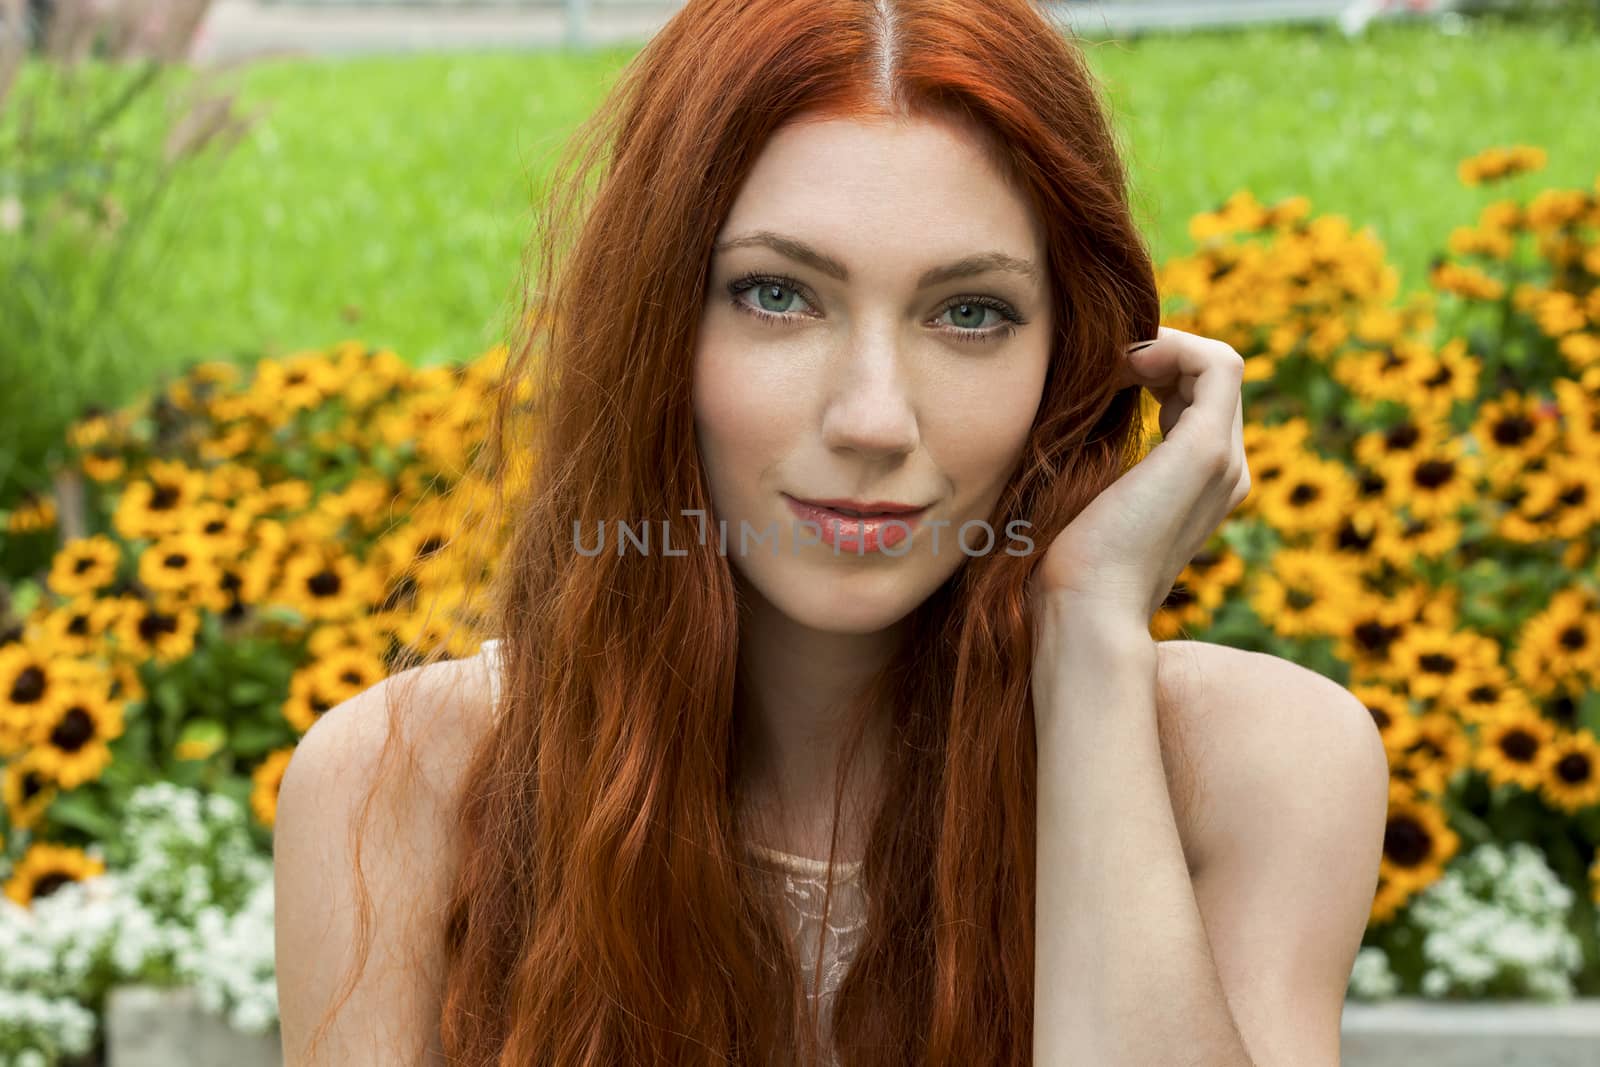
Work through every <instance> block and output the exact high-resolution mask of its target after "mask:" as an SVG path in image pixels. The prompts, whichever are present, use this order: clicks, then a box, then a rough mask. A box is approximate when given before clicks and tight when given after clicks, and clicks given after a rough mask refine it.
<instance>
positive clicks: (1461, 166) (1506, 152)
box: [1456, 145, 1549, 185]
mask: <svg viewBox="0 0 1600 1067" xmlns="http://www.w3.org/2000/svg"><path fill="white" fill-rule="evenodd" d="M1548 158H1549V157H1548V154H1547V153H1546V152H1545V150H1544V149H1542V148H1540V147H1538V146H1537V145H1506V146H1495V147H1493V148H1485V149H1484V150H1483V151H1481V152H1479V153H1478V154H1477V155H1475V156H1470V157H1468V158H1467V159H1463V160H1462V161H1461V162H1460V163H1458V164H1456V176H1457V177H1458V178H1460V179H1461V184H1463V185H1485V184H1488V183H1489V182H1497V181H1504V180H1505V179H1507V178H1512V177H1515V176H1516V175H1518V174H1532V173H1533V172H1534V171H1538V170H1542V169H1544V165H1545V163H1546V161H1547V160H1548Z"/></svg>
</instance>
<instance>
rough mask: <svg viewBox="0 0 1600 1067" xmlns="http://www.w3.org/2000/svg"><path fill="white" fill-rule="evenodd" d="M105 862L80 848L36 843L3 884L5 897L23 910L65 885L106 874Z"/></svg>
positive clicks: (44, 842) (41, 842) (42, 842)
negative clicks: (4, 884)
mask: <svg viewBox="0 0 1600 1067" xmlns="http://www.w3.org/2000/svg"><path fill="white" fill-rule="evenodd" d="M105 870H106V865H105V863H104V862H102V861H100V860H98V859H94V858H93V857H91V856H89V855H88V854H87V853H86V852H84V851H83V850H82V849H79V848H71V847H68V846H65V845H55V844H50V843H49V842H46V841H40V842H36V843H35V844H33V845H31V846H29V848H28V851H27V852H25V853H24V854H23V856H22V859H21V860H20V861H19V862H18V863H17V867H16V870H15V871H13V872H12V875H11V878H10V879H9V880H8V881H7V882H6V886H5V892H6V896H8V897H10V898H11V899H12V900H13V901H15V902H16V903H17V904H20V905H22V906H23V907H24V908H26V907H28V906H30V905H31V904H32V903H33V902H34V901H35V900H38V899H40V898H41V897H47V896H49V895H50V894H51V893H54V892H55V891H56V890H57V889H60V888H61V887H62V886H63V885H66V884H67V883H68V882H82V881H85V880H87V879H89V878H94V877H97V876H99V875H102V874H104V873H105Z"/></svg>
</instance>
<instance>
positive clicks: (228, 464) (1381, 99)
mask: <svg viewBox="0 0 1600 1067" xmlns="http://www.w3.org/2000/svg"><path fill="white" fill-rule="evenodd" d="M973 6H974V8H975V10H976V9H978V8H981V4H974V5H973ZM676 7H677V5H676V4H673V3H658V2H650V0H629V2H623V0H568V2H564V3H562V2H548V0H547V2H543V3H531V2H523V0H494V2H490V0H477V2H473V3H467V2H464V0H413V2H411V3H406V4H398V3H380V2H377V0H338V2H334V0H326V2H313V0H295V2H292V3H291V2H287V0H281V2H280V0H211V2H206V0H143V2H141V0H0V767H3V775H0V800H3V804H0V885H3V887H4V894H3V896H0V1067H5V1065H6V1064H10V1063H15V1064H19V1065H28V1067H50V1065H54V1064H74V1065H80V1067H81V1065H86V1064H101V1063H113V1064H121V1065H127V1064H135V1063H144V1062H146V1059H148V1061H149V1062H151V1063H156V1062H160V1063H162V1064H163V1065H168V1064H174V1063H182V1062H194V1063H206V1064H214V1063H219V1062H225V1061H226V1062H231V1063H233V1064H235V1065H236V1067H243V1065H244V1064H248V1063H252V1062H257V1061H255V1060H252V1059H251V1058H250V1057H251V1056H257V1057H261V1058H260V1059H259V1062H262V1063H277V1062H278V1060H277V1059H276V1058H274V1057H275V1055H276V1049H275V1046H274V1045H273V1041H274V1035H275V1027H276V999H275V993H274V991H273V981H272V974H273V960H272V933H271V914H272V901H271V859H270V856H271V826H272V822H273V814H274V810H275V803H276V790H277V783H278V780H279V779H280V778H281V775H282V772H283V767H284V766H285V765H286V763H287V761H288V756H289V753H291V752H292V751H293V747H294V744H295V743H296V741H297V739H298V738H299V737H300V736H301V735H302V734H303V733H304V732H305V730H306V729H308V728H309V726H310V725H311V723H312V722H314V721H315V719H316V716H317V715H319V714H321V713H322V712H324V711H326V710H327V709H328V708H330V707H333V706H334V705H336V704H337V703H339V702H340V701H342V700H343V699H346V698H347V697H349V696H350V695H353V694H354V693H356V692H359V691H361V690H362V689H364V688H366V687H367V686H369V685H371V684H374V683H375V682H376V681H378V680H379V679H381V678H382V677H384V676H385V675H386V674H387V673H388V672H389V671H390V670H391V669H392V668H393V666H394V664H395V662H396V656H397V653H398V650H400V649H402V648H406V647H410V648H421V649H427V648H434V647H444V648H446V649H447V650H448V651H449V652H450V653H451V654H453V655H469V654H471V653H472V651H474V647H475V646H474V644H473V643H472V642H468V641H465V639H464V638H462V637H461V635H460V634H458V633H454V632H451V631H449V630H448V629H447V628H446V627H444V626H442V625H441V624H440V622H439V620H437V619H433V618H425V617H424V613H423V612H421V611H420V610H419V605H421V604H423V603H425V602H433V603H438V602H441V601H442V602H444V603H446V604H447V605H449V606H450V607H451V609H452V612H451V618H452V619H454V620H456V621H460V622H463V623H466V624H468V625H469V626H470V625H471V624H473V623H475V622H478V621H480V620H478V619H477V618H476V616H475V615H474V604H475V603H476V602H477V601H476V600H475V598H474V591H475V589H477V587H478V586H477V583H478V582H479V581H480V578H481V576H480V575H478V574H477V573H475V572H473V571H471V569H470V567H469V566H468V565H467V564H466V563H465V562H464V561H465V558H466V557H465V556H463V555H460V554H458V552H457V550H456V549H457V543H458V542H459V541H460V540H461V538H459V537H458V536H455V535H457V534H459V532H460V530H459V528H460V525H461V520H460V515H461V510H460V509H461V507H462V503H461V502H462V501H463V500H467V501H473V500H479V501H481V500H482V499H483V493H484V492H485V491H486V486H485V484H484V483H483V482H482V480H481V479H480V478H479V476H478V474H477V473H476V472H475V471H474V470H473V469H472V464H473V460H474V459H475V457H476V453H477V448H478V445H479V442H480V434H481V432H482V427H481V426H480V425H479V422H480V419H479V417H478V413H479V412H481V410H482V409H483V406H484V405H485V404H487V403H488V398H489V397H490V396H491V395H492V392H493V390H494V388H495V386H496V382H497V380H498V374H497V372H498V370H499V368H500V367H501V366H502V364H503V362H504V359H505V355H506V353H505V349H504V345H505V343H506V339H507V337H508V336H509V334H510V326H511V323H512V319H513V308H514V306H515V298H516V286H517V284H518V279H519V273H520V272H519V266H520V261H521V257H522V255H523V249H524V244H525V242H526V241H527V239H528V237H529V235H530V233H531V229H532V209H533V207H534V206H535V205H536V204H537V203H538V197H539V195H540V190H541V188H542V183H543V180H544V178H545V176H546V175H547V174H548V173H549V168H550V166H551V165H552V164H553V162H554V158H555V154H556V152H557V151H558V150H559V148H560V147H561V145H562V143H563V141H564V139H565V137H566V136H567V135H568V134H569V133H570V132H571V131H572V130H573V129H574V127H575V126H576V125H577V123H578V122H580V121H581V120H582V119H583V118H584V116H585V115H586V114H587V113H588V111H589V109H590V108H591V107H592V106H593V105H594V104H595V103H596V102H597V101H598V99H599V97H600V95H601V94H602V93H603V92H604V90H605V88H606V87H607V86H608V85H609V83H610V82H611V80H612V79H613V78H614V77H615V76H616V74H617V73H618V72H619V71H620V70H621V69H622V67H623V66H624V65H625V64H626V63H627V62H628V60H629V59H630V58H631V57H632V55H633V54H634V53H635V52H636V51H637V50H638V48H639V46H640V44H641V43H642V42H643V41H644V40H646V39H647V38H648V36H649V35H650V34H651V33H652V32H654V30H655V29H656V28H657V27H659V26H660V25H661V24H662V23H663V22H664V21H665V20H666V19H667V18H669V17H670V16H671V14H672V12H673V11H674V10H675V9H676ZM1041 7H1042V9H1043V10H1045V11H1046V12H1047V13H1048V14H1049V15H1050V17H1051V18H1052V19H1054V20H1055V21H1056V22H1058V24H1059V25H1060V26H1061V28H1062V32H1064V33H1072V34H1075V35H1077V36H1078V37H1079V39H1080V41H1081V44H1082V46H1083V48H1084V50H1085V53H1086V54H1087V56H1088V58H1089V61H1090V64H1091V66H1092V67H1093V69H1094V70H1095V71H1096V73H1097V74H1098V76H1099V77H1100V78H1101V80H1102V84H1103V87H1104V91H1105V96H1106V100H1107V102H1108V104H1109V105H1110V107H1111V109H1112V112H1113V114H1114V117H1115V120H1116V122H1117V125H1118V128H1119V131H1120V134H1121V137H1122V140H1123V143H1124V146H1125V152H1126V157H1127V160H1128V163H1129V166H1130V170H1131V175H1132V182H1133V187H1134V188H1133V193H1134V200H1135V204H1136V209H1137V213H1138V216H1139V218H1140V220H1141V221H1142V223H1143V225H1144V227H1145V232H1146V233H1147V235H1148V237H1149V240H1150V242H1151V245H1152V248H1153V250H1154V252H1155V254H1156V260H1157V262H1158V263H1159V264H1161V267H1162V274H1161V284H1162V292H1163V298H1164V306H1165V307H1166V308H1167V311H1166V313H1165V317H1164V321H1166V322H1167V323H1168V324H1169V325H1172V326H1176V327H1179V328H1182V329H1188V330H1193V331H1196V332H1201V333H1205V334H1207V335H1209V336H1214V337H1219V338H1222V339H1224V340H1227V341H1228V342H1229V343H1230V344H1232V345H1233V346H1234V347H1235V348H1236V349H1237V350H1238V351H1239V352H1240V353H1241V354H1243V355H1245V356H1246V357H1247V368H1248V369H1247V381H1246V394H1245V399H1246V407H1247V412H1246V414H1247V422H1248V423H1249V424H1250V425H1249V427H1248V429H1247V441H1246V444H1247V448H1248V449H1249V452H1250V466H1251V470H1252V476H1253V480H1254V485H1255V488H1254V490H1253V492H1252V494H1251V497H1250V499H1249V500H1248V501H1247V502H1246V504H1245V505H1244V506H1243V507H1242V508H1241V509H1240V510H1239V511H1238V512H1236V513H1235V514H1234V515H1233V516H1232V517H1230V519H1229V520H1228V522H1227V524H1226V525H1225V527H1224V528H1223V529H1222V530H1221V531H1220V532H1219V535H1218V537H1217V538H1216V540H1215V544H1214V546H1213V547H1212V548H1211V549H1208V550H1207V551H1206V552H1205V553H1203V554H1202V556H1200V557H1197V558H1196V560H1195V561H1194V563H1193V564H1192V565H1191V567H1190V568H1189V569H1188V570H1187V571H1186V572H1185V574H1184V576H1183V577H1182V579H1180V582H1179V584H1178V585H1177V586H1176V587H1175V588H1174V590H1173V593H1172V595H1171V596H1170V597H1169V598H1168V602H1167V604H1166V605H1164V606H1163V608H1162V609H1161V611H1160V612H1159V613H1158V614H1157V616H1156V617H1155V618H1154V619H1152V624H1151V625H1152V633H1153V634H1155V635H1156V636H1157V637H1159V638H1161V639H1168V638H1175V637H1194V638H1199V639H1203V640H1211V641H1217V642H1221V643H1226V644H1233V645H1237V646H1240V647H1247V648H1252V649H1259V650H1262V651H1268V652H1272V653H1274V654H1277V655H1282V656H1285V657H1286V658H1290V659H1294V660H1296V661H1297V662H1301V663H1304V664H1306V665H1307V666H1310V667H1312V668H1313V669H1316V670H1318V671H1320V672H1322V673H1324V674H1326V675H1328V676H1330V677H1333V678H1335V679H1336V680H1338V681H1340V682H1341V683H1342V684H1345V685H1347V686H1348V687H1349V688H1350V689H1351V690H1352V691H1353V692H1355V693H1356V694H1357V695H1358V696H1359V697H1361V698H1362V699H1363V701H1364V702H1366V703H1367V705H1368V706H1369V707H1370V708H1371V710H1372V712H1373V715H1374V718H1375V720H1376V721H1377V723H1378V725H1379V727H1380V729H1381V730H1382V732H1383V734H1384V739H1385V744H1386V746H1387V747H1388V749H1389V752H1390V758H1391V767H1392V772H1393V778H1392V794H1391V819H1390V826H1389V833H1388V836H1387V838H1386V842H1385V856H1384V866H1383V871H1382V880H1381V882H1380V885H1379V888H1378V894H1377V896H1376V897H1375V900H1374V905H1373V916H1372V925H1371V927H1370V928H1369V931H1368V936H1367V939H1366V943H1365V945H1364V947H1363V950H1362V954H1361V957H1360V958H1359V959H1358V961H1357V966H1356V970H1355V972H1354V973H1353V974H1352V978H1351V989H1350V993H1351V1005H1350V1008H1351V1009H1353V1010H1352V1011H1351V1013H1349V1014H1347V1018H1346V1055H1347V1058H1346V1063H1352V1064H1380V1063H1401V1062H1404V1063H1407V1064H1413V1063H1433V1062H1438V1063H1452V1064H1475V1063H1480V1062H1481V1063H1490V1062H1493V1063H1501V1062H1507V1061H1506V1060H1505V1059H1504V1058H1493V1057H1500V1056H1502V1054H1510V1053H1505V1050H1506V1049H1513V1050H1520V1051H1519V1052H1517V1054H1527V1055H1533V1056H1535V1057H1536V1058H1535V1059H1534V1060H1529V1061H1527V1062H1548V1063H1561V1062H1572V1063H1578V1062H1593V1061H1592V1060H1580V1059H1571V1060H1564V1059H1561V1058H1559V1057H1562V1056H1566V1055H1569V1054H1570V1055H1573V1056H1577V1055H1578V1054H1579V1053H1578V1052H1576V1051H1572V1050H1575V1049H1578V1048H1586V1049H1587V1050H1588V1052H1587V1053H1586V1054H1587V1055H1593V1049H1594V1048H1595V1047H1600V1045H1597V1044H1594V1042H1597V1041H1600V1009H1597V1007H1596V1004H1597V1000H1596V997H1597V994H1600V923H1597V918H1596V902H1597V901H1600V861H1597V859H1596V843H1597V842H1600V745H1597V743H1596V740H1595V735H1596V732H1597V730H1600V682H1597V679H1600V581H1597V578H1596V566H1595V559H1596V549H1597V546H1600V532H1597V520H1600V413H1597V412H1600V408H1597V402H1600V288H1597V287H1596V279H1597V278H1600V148H1597V146H1600V108H1597V107H1596V106H1595V105H1596V101H1597V99H1600V92H1597V90H1600V84H1597V82H1600V79H1597V75H1596V71H1600V0H1544V2H1512V0H1494V2H1489V0H1441V2H1432V0H1412V2H1400V3H1391V2H1385V0H1358V2H1355V3H1341V2H1335V0H1326V2H1325V0H1226V2H1213V3H1191V2H1185V0H1108V2H1101V3H1048V4H1042V5H1041ZM1150 430H1151V433H1152V435H1155V434H1158V433H1159V430H1158V429H1157V427H1156V426H1155V423H1154V413H1153V410H1152V411H1151V413H1150ZM495 534H496V535H500V534H503V531H498V532H495ZM1513 1003H1515V1004H1518V1005H1522V1006H1528V1005H1535V1004H1536V1005H1540V1006H1541V1010H1543V1009H1544V1008H1548V1009H1549V1010H1550V1011H1552V1012H1556V1011H1562V1012H1566V1013H1567V1014H1563V1015H1559V1016H1557V1015H1553V1014H1552V1015H1544V1016H1524V1015H1517V1014H1515V1013H1514V1012H1510V1011H1509V1010H1504V1011H1502V1010H1497V1009H1500V1008H1503V1007H1507V1006H1509V1005H1511V1004H1513ZM1430 1008H1439V1009H1441V1010H1443V1009H1449V1008H1453V1009H1457V1010H1459V1011H1460V1012H1461V1014H1459V1015H1456V1016H1452V1017H1451V1019H1452V1021H1451V1022H1449V1023H1448V1024H1447V1025H1445V1026H1444V1027H1443V1032H1442V1033H1441V1032H1439V1031H1440V1026H1439V1024H1438V1023H1437V1022H1434V1021H1430V1020H1432V1019H1434V1017H1433V1016H1429V1015H1426V1014H1424V1013H1425V1010H1426V1009H1430ZM1408 1013H1417V1014H1408ZM1530 1020H1531V1021H1530ZM1574 1020H1577V1021H1574ZM1429 1027H1433V1028H1434V1031H1433V1032H1434V1036H1433V1037H1432V1038H1429V1039H1427V1040H1422V1041H1420V1043H1418V1042H1416V1041H1413V1040H1412V1038H1413V1037H1414V1036H1415V1034H1416V1033H1427V1032H1430V1031H1429ZM1408 1028H1409V1029H1408ZM1452 1032H1453V1033H1455V1034H1456V1037H1457V1039H1458V1041H1457V1043H1456V1044H1451V1043H1450V1039H1449V1034H1450V1033H1452ZM136 1035H137V1036H136ZM1407 1035H1411V1036H1410V1037H1408V1036H1407ZM164 1041H168V1042H178V1043H182V1044H183V1045H185V1047H186V1048H187V1049H188V1050H189V1051H187V1052H182V1053H180V1052H178V1051H177V1050H176V1048H177V1046H176V1044H163V1043H162V1042H164ZM1541 1042H1542V1043H1541ZM1564 1042H1565V1044H1564ZM1575 1042H1579V1043H1575ZM1580 1043H1581V1044H1580ZM119 1050H120V1051H119ZM196 1050H199V1051H196ZM1530 1050H1532V1051H1530ZM1541 1050H1542V1051H1541ZM141 1056H143V1057H145V1059H141V1058H140V1057H141ZM1473 1056H1479V1057H1483V1058H1481V1059H1474V1058H1472V1057H1473ZM1538 1056H1546V1057H1547V1058H1544V1059H1538V1058H1537V1057H1538ZM207 1057H209V1058H207Z"/></svg>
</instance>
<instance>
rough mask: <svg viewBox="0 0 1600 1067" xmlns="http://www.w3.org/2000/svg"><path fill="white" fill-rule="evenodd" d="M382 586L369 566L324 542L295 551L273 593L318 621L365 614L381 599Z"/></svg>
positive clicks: (283, 601)
mask: <svg viewBox="0 0 1600 1067" xmlns="http://www.w3.org/2000/svg"><path fill="white" fill-rule="evenodd" d="M379 594H380V589H379V587H378V583H377V581H376V580H375V579H374V577H373V575H372V572H371V570H370V568H368V567H367V566H366V565H365V564H363V563H362V562H361V561H360V560H357V559H355V558H353V557H351V556H347V555H343V554H341V553H339V552H338V551H337V550H335V549H333V548H331V547H328V546H324V545H311V546H306V547H303V548H300V549H297V550H295V551H293V552H292V553H291V554H290V555H289V557H288V558H287V559H285V560H284V563H283V574H282V578H281V580H280V581H279V582H278V585H277V587H276V588H275V589H274V590H273V594H272V597H273V599H274V600H275V601H277V602H279V603H282V604H286V605H288V606H289V607H292V608H294V609H295V610H296V611H298V612H300V614H301V615H303V616H304V617H305V618H307V619H310V620H315V621H335V620H338V619H346V618H350V617H353V616H357V615H361V614H363V613H364V612H365V611H366V610H367V609H368V608H369V607H371V606H372V605H373V604H375V603H376V602H377V600H378V596H379Z"/></svg>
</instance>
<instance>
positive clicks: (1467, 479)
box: [1383, 437, 1483, 519]
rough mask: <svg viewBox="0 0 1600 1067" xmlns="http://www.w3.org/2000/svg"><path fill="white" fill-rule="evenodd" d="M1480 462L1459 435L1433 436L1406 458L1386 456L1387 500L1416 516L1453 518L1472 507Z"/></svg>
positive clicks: (1422, 517) (1420, 517)
mask: <svg viewBox="0 0 1600 1067" xmlns="http://www.w3.org/2000/svg"><path fill="white" fill-rule="evenodd" d="M1482 467H1483V464H1482V462H1481V461H1480V460H1479V458H1478V457H1477V455H1475V454H1469V453H1468V452H1467V449H1466V442H1465V441H1464V440H1463V439H1461V438H1459V437H1450V438H1440V437H1434V438H1432V439H1430V441H1429V443H1428V444H1426V445H1424V446H1422V447H1419V448H1418V449H1417V450H1416V451H1414V452H1413V453H1412V454H1410V455H1408V456H1405V457H1393V458H1391V459H1389V460H1388V461H1387V462H1386V463H1385V465H1384V467H1383V471H1384V474H1385V475H1386V477H1387V478H1388V484H1387V485H1386V486H1385V493H1386V499H1387V500H1388V502H1389V504H1390V505H1391V506H1393V507H1396V508H1401V507H1403V508H1405V509H1406V512H1407V513H1408V514H1410V515H1412V516H1414V517H1416V518H1419V519H1429V518H1456V517H1459V513H1460V512H1461V511H1462V510H1463V509H1465V508H1467V507H1469V506H1471V504H1472V503H1473V501H1474V499H1475V497H1476V488H1475V487H1476V485H1477V482H1478V479H1479V478H1480V477H1481V472H1482Z"/></svg>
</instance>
